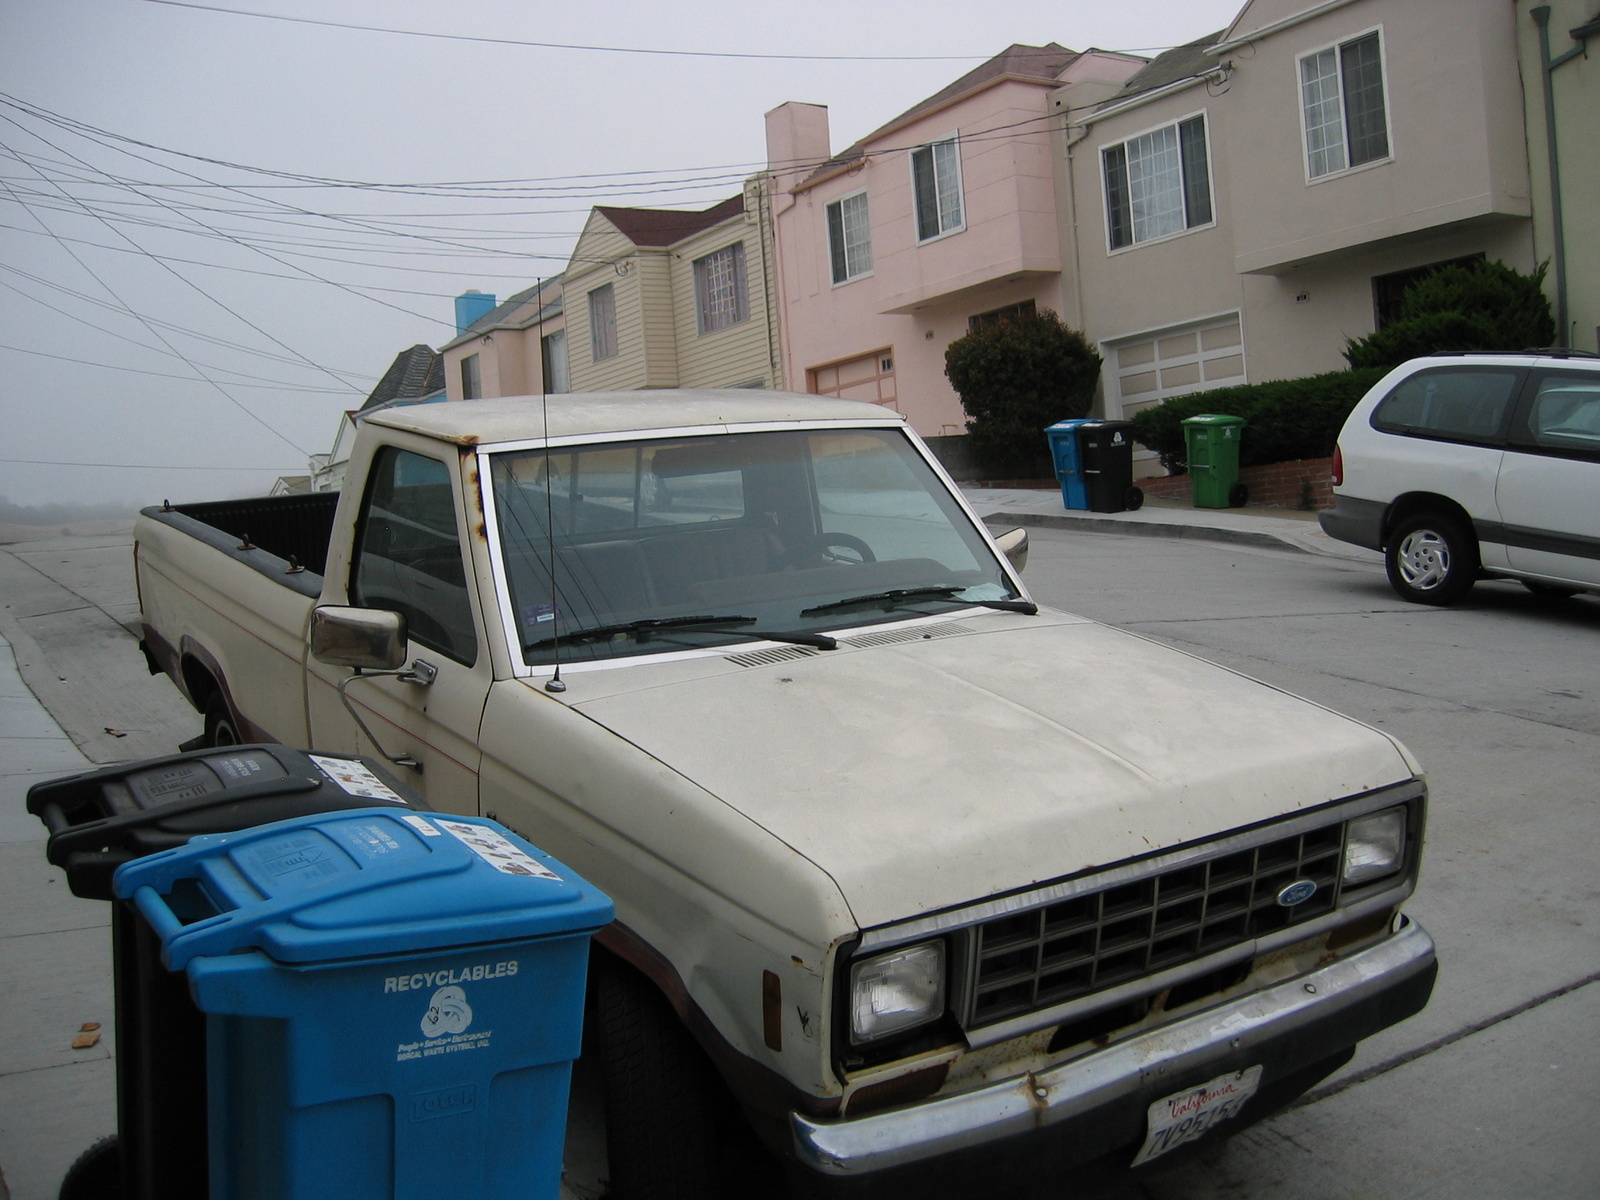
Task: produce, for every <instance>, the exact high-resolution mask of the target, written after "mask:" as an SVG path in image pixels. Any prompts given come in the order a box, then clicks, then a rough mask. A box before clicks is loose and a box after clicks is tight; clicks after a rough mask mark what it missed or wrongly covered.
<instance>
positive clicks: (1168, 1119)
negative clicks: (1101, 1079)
mask: <svg viewBox="0 0 1600 1200" xmlns="http://www.w3.org/2000/svg"><path fill="white" fill-rule="evenodd" d="M1260 1086H1261V1068H1260V1067H1248V1068H1246V1069H1245V1070H1243V1071H1234V1072H1232V1073H1230V1074H1227V1075H1219V1076H1217V1077H1216V1078H1215V1079H1213V1080H1211V1082H1209V1083H1206V1084H1202V1085H1201V1086H1200V1087H1197V1088H1190V1089H1189V1090H1188V1091H1186V1092H1177V1093H1175V1094H1174V1095H1171V1096H1167V1097H1164V1098H1163V1099H1160V1100H1157V1101H1156V1102H1155V1103H1154V1104H1152V1105H1151V1106H1150V1132H1149V1133H1147V1134H1146V1135H1145V1139H1144V1145H1143V1146H1141V1147H1140V1148H1139V1153H1138V1154H1136V1155H1135V1156H1134V1159H1133V1162H1131V1163H1129V1164H1128V1165H1129V1166H1133V1167H1137V1166H1138V1165H1139V1164H1140V1163H1147V1162H1149V1161H1150V1160H1151V1159H1152V1158H1158V1157H1160V1156H1161V1155H1163V1154H1165V1153H1166V1152H1167V1151H1168V1150H1176V1149H1177V1148H1178V1147H1179V1146H1182V1145H1184V1144H1185V1143H1186V1142H1192V1141H1194V1140H1195V1139H1196V1138H1198V1137H1200V1136H1201V1135H1202V1134H1204V1133H1205V1132H1206V1131H1207V1130H1208V1129H1210V1128H1212V1127H1213V1126H1215V1125H1218V1124H1220V1123H1221V1122H1223V1121H1226V1120H1227V1119H1228V1118H1229V1117H1236V1116H1238V1115H1239V1110H1240V1109H1241V1108H1243V1107H1244V1106H1245V1103H1246V1102H1247V1101H1248V1100H1249V1099H1250V1097H1251V1096H1254V1095H1255V1094H1256V1088H1258V1087H1260Z"/></svg>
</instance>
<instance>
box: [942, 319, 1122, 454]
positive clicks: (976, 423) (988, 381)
mask: <svg viewBox="0 0 1600 1200" xmlns="http://www.w3.org/2000/svg"><path fill="white" fill-rule="evenodd" d="M944 373H945V375H946V376H947V377H948V378H949V380H950V383H951V386H953V387H954V388H955V389H956V392H957V394H959V395H960V397H961V407H962V408H963V409H964V410H965V411H966V414H967V436H968V441H969V442H970V443H971V446H972V449H973V451H974V453H976V454H977V455H979V456H980V457H981V458H982V459H983V460H984V461H985V463H987V464H991V465H992V466H993V468H994V469H995V470H996V471H998V472H999V473H1001V474H1014V475H1017V476H1019V477H1020V476H1025V475H1034V474H1041V475H1044V476H1048V475H1050V474H1052V473H1053V470H1052V468H1051V466H1050V452H1049V443H1048V442H1047V440H1046V438H1045V436H1044V429H1045V426H1047V425H1054V424H1055V423H1056V422H1057V421H1062V420H1065V419H1066V418H1068V417H1082V416H1087V415H1088V412H1089V405H1090V404H1091V403H1093V401H1094V390H1095V385H1096V384H1097V383H1098V382H1099V380H1100V355H1098V354H1097V353H1095V350H1094V347H1093V346H1091V345H1090V344H1089V342H1088V340H1087V339H1086V338H1084V336H1083V334H1081V333H1079V332H1078V331H1077V330H1075V329H1071V328H1068V326H1067V325H1066V324H1064V323H1063V322H1062V320H1061V318H1060V317H1058V316H1056V314H1055V313H1053V312H1050V311H1049V310H1048V309H1046V310H1043V311H1041V312H1039V313H1037V314H1035V315H1032V316H1025V317H1013V318H1010V319H1009V320H1005V321H1002V322H1000V323H999V324H998V325H990V326H986V327H984V328H981V329H975V330H973V331H972V332H971V333H969V334H967V335H966V336H965V337H963V338H958V339H956V340H955V341H953V342H951V343H950V345H949V347H948V348H947V349H946V350H945V352H944Z"/></svg>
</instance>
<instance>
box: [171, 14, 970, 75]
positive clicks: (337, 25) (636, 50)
mask: <svg viewBox="0 0 1600 1200" xmlns="http://www.w3.org/2000/svg"><path fill="white" fill-rule="evenodd" d="M145 2H146V3H147V4H161V5H164V6H166V7H168V8H192V9H196V10H198V11H200V12H214V13H225V14H227V15H228V16H231V17H255V18H256V19H258V20H262V21H283V22H285V23H287V24H291V25H320V26H323V27H325V28H328V29H351V30H355V31H357V32H359V33H390V34H395V35H397V36H400V37H415V38H432V39H435V40H437V41H445V42H476V43H479V44H482V45H491V46H524V47H531V48H533V49H536V50H583V51H588V52H591V53H595V54H641V55H652V56H662V57H670V58H734V59H754V60H757V61H763V62H869V63H871V62H987V61H988V60H989V59H990V58H992V57H993V55H989V54H755V53H748V52H738V51H732V50H659V49H652V48H647V47H642V46H594V45H583V44H578V43H574V42H534V41H528V40H526V39H523V38H501V37H475V36H472V35H470V34H465V33H430V32H427V31H425V30H420V29H392V28H389V27H387V26H383V25H356V24H351V23H349V22H345V21H319V20H316V19H314V18H312V17H289V16H284V15H283V14H281V13H262V12H250V11H248V10H246V9H240V8H220V7H218V6H216V5H211V4H190V3H186V2H185V0H145Z"/></svg>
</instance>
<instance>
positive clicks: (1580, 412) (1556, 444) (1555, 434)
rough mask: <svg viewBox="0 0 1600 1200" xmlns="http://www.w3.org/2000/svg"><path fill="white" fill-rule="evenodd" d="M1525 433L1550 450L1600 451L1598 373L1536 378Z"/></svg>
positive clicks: (1599, 390) (1538, 444) (1599, 382)
mask: <svg viewBox="0 0 1600 1200" xmlns="http://www.w3.org/2000/svg"><path fill="white" fill-rule="evenodd" d="M1528 435H1529V436H1530V437H1531V439H1532V441H1533V443H1534V444H1535V445H1537V446H1544V447H1546V448H1548V449H1551V450H1562V451H1578V452H1580V453H1581V454H1584V455H1585V456H1587V455H1590V454H1600V375H1565V374H1563V375H1547V376H1545V378H1544V379H1542V380H1540V381H1539V390H1538V391H1537V392H1536V393H1535V394H1534V397H1533V403H1532V405H1530V406H1529V408H1528ZM1519 440H1520V435H1519Z"/></svg>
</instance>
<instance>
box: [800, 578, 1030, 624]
mask: <svg viewBox="0 0 1600 1200" xmlns="http://www.w3.org/2000/svg"><path fill="white" fill-rule="evenodd" d="M966 590H967V589H966V586H965V585H961V584H933V585H929V586H927V587H906V588H890V589H889V590H888V591H885V592H868V593H867V594H866V595H864V596H851V597H849V598H847V599H844V600H830V601H829V602H828V603H826V604H818V605H816V606H814V607H812V608H803V609H801V610H800V615H801V616H802V617H809V616H813V615H815V614H816V613H825V612H832V611H834V610H835V609H839V608H853V607H855V606H856V605H858V604H881V605H883V607H884V610H885V611H888V610H889V609H891V608H899V607H901V605H902V604H903V603H904V602H905V601H907V600H954V599H955V598H956V593H957V592H964V591H966ZM960 603H962V604H977V605H982V606H983V607H984V608H998V609H1002V610H1004V611H1006V612H1020V613H1027V614H1028V615H1029V616H1032V615H1033V614H1034V613H1036V612H1038V611H1039V606H1038V605H1037V604H1035V603H1034V602H1033V601H1032V600H966V599H963V600H961V601H960Z"/></svg>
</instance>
